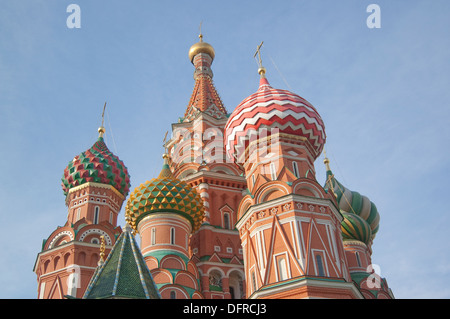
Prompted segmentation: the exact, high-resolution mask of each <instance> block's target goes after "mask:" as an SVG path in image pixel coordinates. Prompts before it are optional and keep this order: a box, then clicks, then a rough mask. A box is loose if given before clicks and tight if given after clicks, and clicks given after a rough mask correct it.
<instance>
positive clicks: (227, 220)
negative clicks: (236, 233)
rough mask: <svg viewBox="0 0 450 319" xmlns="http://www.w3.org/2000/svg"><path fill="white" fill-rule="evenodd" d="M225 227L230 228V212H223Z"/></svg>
mask: <svg viewBox="0 0 450 319" xmlns="http://www.w3.org/2000/svg"><path fill="white" fill-rule="evenodd" d="M223 228H225V229H230V214H229V213H223Z"/></svg>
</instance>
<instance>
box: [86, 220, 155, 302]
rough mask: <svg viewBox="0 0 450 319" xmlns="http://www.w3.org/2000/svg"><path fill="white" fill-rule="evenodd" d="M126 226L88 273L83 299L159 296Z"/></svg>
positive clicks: (148, 297) (153, 297)
mask: <svg viewBox="0 0 450 319" xmlns="http://www.w3.org/2000/svg"><path fill="white" fill-rule="evenodd" d="M130 230H131V229H130V228H129V227H126V228H125V230H124V232H123V233H122V234H121V235H120V237H119V238H118V240H117V242H116V244H115V245H114V247H113V248H112V250H111V252H110V253H109V255H108V258H107V259H106V260H105V262H104V263H103V264H102V265H100V266H99V267H98V268H97V270H96V271H95V273H94V275H93V276H92V279H91V282H90V283H89V286H88V288H87V289H86V292H85V294H84V296H83V299H102V298H135V299H160V298H161V295H160V294H159V291H158V289H157V287H156V285H155V283H154V281H153V278H152V275H151V273H150V271H149V270H148V268H147V265H146V264H145V260H144V257H143V256H142V254H141V252H140V250H139V247H138V246H137V243H136V241H135V239H134V237H133V235H132V234H131V231H130Z"/></svg>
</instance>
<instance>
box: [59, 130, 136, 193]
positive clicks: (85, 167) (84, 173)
mask: <svg viewBox="0 0 450 319" xmlns="http://www.w3.org/2000/svg"><path fill="white" fill-rule="evenodd" d="M104 132H105V129H104V128H103V127H100V128H99V133H100V136H99V138H98V139H97V141H96V142H95V143H94V145H92V147H91V148H90V149H88V150H87V151H85V152H83V153H81V154H80V155H77V156H75V157H74V159H73V160H72V161H70V162H69V164H68V165H67V167H66V168H65V169H64V175H63V177H62V178H61V180H62V183H61V185H62V188H63V191H64V195H67V194H68V192H69V190H70V189H71V188H73V187H76V186H79V185H82V184H84V183H88V182H95V183H102V184H108V185H111V186H113V187H114V188H115V189H116V190H118V191H119V192H120V193H121V194H122V195H123V196H124V197H126V196H127V195H128V192H129V190H130V175H129V174H128V169H127V168H126V167H125V165H124V163H123V162H122V161H121V160H120V159H119V158H118V157H117V156H116V155H114V154H113V153H111V151H110V150H109V149H108V147H107V146H106V144H105V141H104V140H103V133H104Z"/></svg>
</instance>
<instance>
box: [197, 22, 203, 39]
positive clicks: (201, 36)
mask: <svg viewBox="0 0 450 319" xmlns="http://www.w3.org/2000/svg"><path fill="white" fill-rule="evenodd" d="M202 23H203V21H200V25H199V26H198V30H199V35H198V38H199V39H200V40H199V42H203V34H202Z"/></svg>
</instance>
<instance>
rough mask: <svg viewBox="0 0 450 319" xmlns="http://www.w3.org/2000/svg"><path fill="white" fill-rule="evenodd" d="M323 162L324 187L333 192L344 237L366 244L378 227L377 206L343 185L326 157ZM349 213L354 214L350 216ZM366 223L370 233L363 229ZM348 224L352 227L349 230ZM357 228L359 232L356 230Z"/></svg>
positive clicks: (373, 236) (378, 215) (372, 237)
mask: <svg viewBox="0 0 450 319" xmlns="http://www.w3.org/2000/svg"><path fill="white" fill-rule="evenodd" d="M324 163H325V165H326V166H327V181H326V183H325V187H324V189H325V190H326V191H331V192H332V193H333V194H334V196H335V197H336V201H337V203H338V207H339V210H340V212H341V213H342V215H343V216H344V220H343V221H342V224H341V228H342V235H343V237H344V239H345V238H346V236H347V239H356V240H360V241H362V242H364V243H366V244H367V243H368V242H369V241H370V240H373V239H374V238H375V235H376V234H377V232H378V229H379V227H380V214H379V213H378V209H377V207H376V206H375V204H374V203H373V202H372V201H370V200H369V198H367V197H366V196H364V195H361V194H360V193H358V192H355V191H351V190H349V189H348V188H346V187H344V186H343V185H342V184H341V183H340V182H339V181H338V180H337V179H336V178H335V177H334V175H333V173H332V172H331V169H330V167H329V165H328V164H329V160H328V158H325V160H324ZM351 214H353V215H355V216H350V215H351ZM366 225H367V226H368V227H369V230H370V235H369V234H368V231H366V230H365V228H366ZM350 226H352V227H353V228H354V229H353V230H350ZM357 229H358V230H359V231H361V233H358V232H356V230H357ZM352 236H353V237H352ZM367 236H369V238H367Z"/></svg>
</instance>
